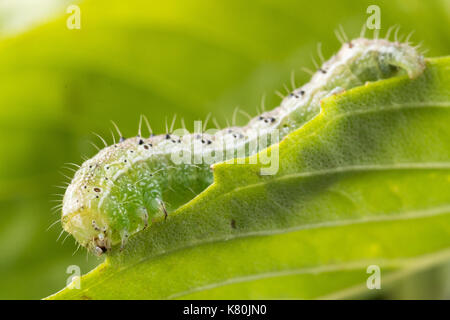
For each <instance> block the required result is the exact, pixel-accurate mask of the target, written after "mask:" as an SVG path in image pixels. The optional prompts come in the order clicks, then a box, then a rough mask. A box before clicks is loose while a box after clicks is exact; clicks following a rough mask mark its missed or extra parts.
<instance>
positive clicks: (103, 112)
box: [0, 0, 450, 299]
mask: <svg viewBox="0 0 450 320" xmlns="http://www.w3.org/2000/svg"><path fill="white" fill-rule="evenodd" d="M73 3H74V4H77V5H79V7H80V9H81V29H79V30H77V29H74V30H70V29H68V28H67V26H66V20H67V19H68V18H69V16H70V14H68V13H66V9H67V7H68V5H69V4H73ZM371 4H377V5H379V6H380V8H381V27H382V30H381V34H382V35H384V34H385V32H386V30H387V28H388V27H389V26H392V25H394V24H398V25H399V26H401V30H400V33H401V34H404V35H406V34H407V33H409V32H410V31H412V30H415V34H414V35H413V37H412V40H413V41H414V42H416V43H417V42H420V41H423V47H424V48H426V49H428V50H429V51H428V53H427V55H428V56H440V55H448V54H450V41H449V40H450V28H449V26H450V1H449V0H440V1H439V0H436V1H423V0H408V1H400V0H399V1H393V0H388V1H373V0H372V1H355V0H353V1H349V0H340V1H331V0H330V1H323V0H315V1H295V0H259V1H256V0H254V1H252V0H245V1H243V0H227V1H211V0H203V1H202V0H189V1H186V0H166V1H149V0H146V1H144V0H139V1H111V0H108V1H104V0H95V1H94V0H92V1H66V0H64V1H62V0H59V1H58V0H42V1H32V0H29V1H25V0H20V1H19V0H16V1H13V0H12V1H9V0H0V135H1V137H2V139H1V140H0V141H1V142H0V143H1V150H2V160H1V162H0V275H1V278H0V298H3V299H17V298H20V299H38V298H43V297H45V296H47V295H49V294H51V293H54V292H56V291H57V290H59V289H61V288H62V287H63V286H65V284H66V279H67V277H68V276H69V275H68V274H66V268H67V267H68V266H69V265H78V266H80V267H81V271H82V273H86V272H88V271H89V270H91V269H92V268H93V267H94V266H95V265H97V264H98V263H99V262H100V261H101V260H98V259H97V258H95V257H93V256H87V255H86V251H85V250H79V251H78V252H76V253H75V254H73V253H74V251H75V249H76V246H75V244H74V240H73V239H72V238H71V237H69V238H67V241H65V242H64V243H62V239H63V238H64V237H65V235H63V236H62V238H60V240H59V241H56V239H57V238H58V235H59V233H60V231H61V227H60V225H59V224H56V225H55V226H54V227H52V228H51V229H50V230H48V231H47V228H48V227H49V226H50V225H51V224H52V223H53V222H55V221H56V220H58V218H59V214H60V212H59V211H56V212H54V213H52V207H53V206H54V205H56V204H57V202H52V199H53V200H55V199H58V197H57V196H52V194H58V193H63V192H64V190H62V189H59V188H57V187H55V186H61V185H63V182H64V181H65V180H66V179H65V178H64V177H63V176H62V175H61V174H60V173H59V172H63V173H64V174H66V175H69V176H71V175H72V173H71V172H70V171H68V170H66V169H64V168H62V167H63V166H64V163H67V162H75V163H80V162H82V156H86V157H90V156H92V155H94V154H95V152H96V150H95V149H94V148H93V147H92V145H91V144H90V143H89V141H94V142H95V143H97V144H98V145H100V144H101V143H100V141H99V140H98V138H96V137H95V136H94V135H93V134H92V132H96V133H99V134H101V135H102V136H104V137H107V139H108V140H109V141H112V138H111V134H110V130H111V129H112V125H111V123H110V120H114V121H115V122H117V123H118V125H119V127H120V128H121V130H122V132H123V133H124V134H125V135H126V136H134V135H136V134H137V126H138V120H139V115H140V114H145V115H146V116H147V117H148V118H149V119H150V122H151V124H152V127H153V129H154V132H156V133H161V132H163V131H165V129H164V127H165V124H164V123H165V118H166V117H167V118H168V119H169V122H170V120H171V118H172V117H173V115H174V114H177V115H178V116H179V117H181V116H182V117H184V119H185V121H186V123H187V126H188V127H189V128H192V124H193V121H194V120H196V119H204V118H205V117H206V115H207V114H208V113H209V112H211V113H212V115H213V116H214V117H216V118H217V120H218V122H219V123H220V124H221V125H225V124H226V119H230V118H231V115H232V113H233V110H234V108H235V107H237V106H239V107H240V108H241V109H243V110H246V111H247V112H249V113H251V114H252V115H254V114H255V113H256V107H258V106H260V104H261V99H262V97H263V96H264V95H266V107H267V108H272V107H274V106H276V105H277V104H278V102H279V101H280V99H279V97H277V96H276V95H275V94H274V92H275V90H279V91H280V92H284V89H283V84H286V85H288V86H290V77H291V72H292V71H294V72H295V79H296V83H297V85H300V84H301V83H303V82H306V81H307V80H308V78H309V75H308V74H306V73H303V72H301V71H300V69H301V67H309V68H311V69H312V68H313V63H312V62H311V55H314V56H317V54H316V46H317V43H318V42H321V43H322V44H323V52H324V55H325V57H326V58H328V57H329V56H330V55H331V54H332V53H333V52H335V51H336V50H337V49H338V48H339V46H340V43H339V42H338V40H337V39H336V37H335V35H334V30H335V29H336V28H338V26H339V25H340V24H341V25H342V26H343V27H344V29H345V30H346V32H347V34H348V36H349V37H356V36H357V35H359V31H360V29H361V26H362V25H363V23H364V22H365V21H366V19H367V17H368V16H369V15H368V14H367V13H366V9H367V7H368V5H371ZM245 121H246V118H242V119H240V122H241V123H244V122H245ZM448 270H449V269H448V268H446V267H441V268H437V269H435V270H432V271H430V272H428V273H427V274H425V275H421V276H417V277H415V281H414V282H413V283H414V284H411V282H407V283H403V284H399V285H398V286H396V287H395V288H394V289H393V290H392V291H391V293H390V294H389V295H388V296H386V297H389V298H398V297H401V298H404V297H406V298H415V297H419V298H427V297H449V296H450V284H449V282H448V274H449V273H450V272H449V271H448Z"/></svg>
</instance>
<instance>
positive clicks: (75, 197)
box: [61, 38, 425, 255]
mask: <svg viewBox="0 0 450 320" xmlns="http://www.w3.org/2000/svg"><path fill="white" fill-rule="evenodd" d="M424 68H425V63H424V58H423V56H422V55H421V54H419V53H418V51H417V50H416V48H414V47H412V46H410V45H409V44H408V43H400V42H397V41H396V42H390V41H388V40H386V39H373V40H372V39H365V38H358V39H355V40H351V41H349V42H346V43H344V44H343V46H342V48H341V49H340V50H339V52H338V53H337V54H336V55H334V56H333V57H332V58H331V59H330V60H329V61H327V62H325V63H324V64H323V65H322V66H321V67H320V68H319V69H318V70H317V71H316V72H315V74H314V75H313V76H312V79H311V81H310V82H309V83H307V84H305V85H304V86H302V87H300V88H298V89H296V90H294V91H293V92H292V93H291V94H289V96H287V97H285V98H284V100H283V101H282V103H281V105H280V106H279V107H277V108H276V109H274V110H272V111H269V112H265V113H263V114H261V115H258V116H257V117H255V118H253V119H252V120H250V122H249V123H248V124H247V125H246V126H244V127H230V128H226V129H223V130H219V131H217V132H215V133H206V132H201V131H200V132H196V133H193V134H191V133H188V132H185V131H182V132H181V133H178V132H170V133H168V134H165V135H158V136H150V137H149V138H144V137H142V136H141V134H139V135H138V136H137V137H133V138H129V139H125V138H123V137H121V139H120V141H119V142H118V143H114V144H113V145H111V146H108V147H105V148H104V149H102V150H100V151H99V152H98V154H97V155H96V156H94V157H93V158H91V159H89V160H87V161H85V162H84V163H83V164H82V165H81V166H80V167H79V169H78V171H77V172H76V173H75V176H74V177H73V179H72V181H71V183H70V185H69V186H68V188H67V190H66V192H65V195H64V199H63V207H62V219H61V221H62V225H63V228H64V230H65V231H67V232H68V233H70V234H72V235H73V236H74V237H75V239H76V240H77V241H78V242H79V243H80V244H81V245H82V246H85V247H87V248H88V249H89V250H90V251H92V252H93V253H95V254H97V255H101V254H102V253H104V252H107V251H108V250H110V249H111V248H112V246H114V245H116V244H121V247H123V246H124V245H125V244H126V242H127V239H128V238H129V236H130V235H133V234H134V233H136V232H139V231H140V230H142V229H145V228H146V227H147V226H149V224H150V223H151V219H152V218H155V217H157V216H167V214H168V212H170V211H172V210H174V209H176V208H177V207H179V206H180V205H182V204H184V203H186V202H187V201H189V200H190V199H191V198H192V193H194V194H199V193H200V192H201V191H203V190H204V189H205V188H206V187H208V186H209V185H210V184H211V183H212V182H213V175H212V172H211V169H210V164H211V163H215V162H217V161H218V160H217V159H221V161H225V160H229V159H234V158H236V157H242V156H245V157H246V156H249V155H252V154H255V153H256V152H259V151H261V150H262V149H264V148H266V147H267V146H268V145H270V144H273V143H276V142H277V141H278V140H279V139H282V138H283V137H284V136H286V135H287V134H288V133H290V132H292V131H293V130H296V129H298V128H300V127H301V126H302V125H303V124H304V123H306V122H307V121H309V120H310V119H312V118H313V117H314V116H316V115H317V114H318V113H319V112H320V101H321V100H322V99H324V98H326V97H327V96H330V95H332V94H336V93H339V92H342V91H344V90H348V89H351V88H353V87H357V86H361V85H364V84H365V83H366V82H367V81H376V80H379V79H386V78H389V77H393V76H396V75H399V74H408V75H409V77H410V78H414V77H417V76H418V75H420V74H421V73H422V72H423V70H424ZM141 121H142V118H141ZM261 137H269V138H268V141H269V142H268V143H266V144H264V143H263V144H261V143H258V141H260V140H261ZM263 140H264V139H263ZM240 151H242V152H240ZM180 154H184V156H185V157H184V158H183V159H185V160H189V159H190V161H191V162H189V161H184V162H183V161H181V162H180V161H179V160H180V159H181V158H180V156H179V155H180ZM207 158H208V159H209V160H211V159H213V160H212V161H206V159H207ZM195 160H197V161H195ZM168 204H170V206H169V205H168Z"/></svg>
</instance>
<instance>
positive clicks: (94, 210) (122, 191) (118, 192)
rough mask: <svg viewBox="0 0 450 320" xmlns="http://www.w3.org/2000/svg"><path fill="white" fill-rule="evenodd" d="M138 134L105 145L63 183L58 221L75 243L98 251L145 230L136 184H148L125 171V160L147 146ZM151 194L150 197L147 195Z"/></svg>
mask: <svg viewBox="0 0 450 320" xmlns="http://www.w3.org/2000/svg"><path fill="white" fill-rule="evenodd" d="M150 146H151V143H150V142H149V141H144V140H142V139H139V138H132V139H127V140H125V141H124V142H121V143H119V144H114V145H112V146H109V147H106V148H105V149H103V150H101V151H100V152H99V153H98V154H97V155H96V156H95V157H93V158H92V159H89V160H87V161H86V162H84V163H83V164H82V165H81V167H80V168H79V170H78V171H77V172H76V173H75V176H74V178H73V179H72V182H71V184H70V185H69V186H68V188H67V190H66V192H65V195H64V199H63V207H62V218H61V221H62V225H63V228H64V230H65V231H67V232H68V233H70V234H72V235H73V237H74V238H75V239H76V240H77V241H78V243H80V244H81V245H83V246H85V247H87V248H88V249H89V250H90V251H91V252H94V253H95V254H97V255H100V254H102V253H104V252H106V251H108V250H110V249H111V247H112V245H115V244H117V243H121V244H122V246H123V245H124V244H125V243H126V241H127V239H128V237H129V236H130V235H131V234H133V233H135V232H137V231H139V230H141V229H143V228H145V227H146V226H147V221H148V213H147V207H148V205H147V204H146V203H145V199H146V197H145V196H147V198H149V197H152V196H153V195H151V194H150V195H144V194H143V193H142V191H141V188H140V187H139V186H140V185H141V184H142V183H146V187H148V186H149V184H151V183H153V182H154V181H153V180H154V179H152V177H151V175H149V176H145V177H142V176H141V175H138V174H136V173H133V172H142V170H129V169H130V168H131V163H133V162H138V161H136V160H137V159H139V157H141V156H142V155H143V153H145V152H148V151H149V150H150V149H151V147H150ZM153 198H155V197H153Z"/></svg>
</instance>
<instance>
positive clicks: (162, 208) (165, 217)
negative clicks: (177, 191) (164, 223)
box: [158, 199, 168, 220]
mask: <svg viewBox="0 0 450 320" xmlns="http://www.w3.org/2000/svg"><path fill="white" fill-rule="evenodd" d="M158 202H159V209H160V210H161V211H162V212H163V213H164V220H166V219H167V216H168V214H167V210H166V206H165V205H164V201H162V200H161V199H158Z"/></svg>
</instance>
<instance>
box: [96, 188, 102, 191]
mask: <svg viewBox="0 0 450 320" xmlns="http://www.w3.org/2000/svg"><path fill="white" fill-rule="evenodd" d="M94 191H95V192H100V191H102V190H101V189H100V188H94Z"/></svg>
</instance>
